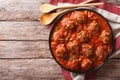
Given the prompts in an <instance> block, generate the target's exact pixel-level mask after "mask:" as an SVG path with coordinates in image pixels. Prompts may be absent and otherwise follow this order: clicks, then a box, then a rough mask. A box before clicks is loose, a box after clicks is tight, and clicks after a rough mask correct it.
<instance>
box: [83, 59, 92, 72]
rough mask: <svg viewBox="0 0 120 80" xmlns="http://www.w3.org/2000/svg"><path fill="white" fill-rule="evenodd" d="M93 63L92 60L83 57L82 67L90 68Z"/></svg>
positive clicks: (84, 69) (84, 68)
mask: <svg viewBox="0 0 120 80" xmlns="http://www.w3.org/2000/svg"><path fill="white" fill-rule="evenodd" d="M91 65H92V61H91V60H90V59H88V58H86V59H83V61H82V63H81V68H82V70H83V71H86V70H89V69H90V67H91Z"/></svg>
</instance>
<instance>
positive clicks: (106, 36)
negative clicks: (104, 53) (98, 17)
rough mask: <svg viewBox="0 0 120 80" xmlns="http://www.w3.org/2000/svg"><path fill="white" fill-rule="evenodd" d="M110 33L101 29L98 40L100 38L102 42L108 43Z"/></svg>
mask: <svg viewBox="0 0 120 80" xmlns="http://www.w3.org/2000/svg"><path fill="white" fill-rule="evenodd" d="M110 35H111V34H110V32H108V31H106V30H103V31H102V33H101V35H100V40H102V42H103V43H108V42H110Z"/></svg>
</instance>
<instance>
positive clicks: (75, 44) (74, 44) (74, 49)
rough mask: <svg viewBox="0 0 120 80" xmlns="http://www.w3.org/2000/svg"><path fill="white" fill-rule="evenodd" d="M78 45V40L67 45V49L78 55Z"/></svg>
mask: <svg viewBox="0 0 120 80" xmlns="http://www.w3.org/2000/svg"><path fill="white" fill-rule="evenodd" d="M78 44H79V42H78V41H77V40H74V41H72V42H68V43H67V49H68V50H70V51H71V52H74V53H77V52H78V49H79V47H78Z"/></svg>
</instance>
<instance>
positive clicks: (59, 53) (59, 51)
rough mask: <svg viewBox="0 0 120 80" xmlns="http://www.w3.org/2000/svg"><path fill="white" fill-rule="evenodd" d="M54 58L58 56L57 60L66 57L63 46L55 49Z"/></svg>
mask: <svg viewBox="0 0 120 80" xmlns="http://www.w3.org/2000/svg"><path fill="white" fill-rule="evenodd" d="M55 53H56V56H58V57H59V58H65V57H66V55H67V54H66V48H65V45H64V44H59V45H58V46H57V48H56V51H55Z"/></svg>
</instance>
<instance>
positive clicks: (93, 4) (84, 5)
mask: <svg viewBox="0 0 120 80" xmlns="http://www.w3.org/2000/svg"><path fill="white" fill-rule="evenodd" d="M98 5H103V2H100V3H91V4H76V5H75V4H74V5H71V6H59V7H57V8H56V9H66V8H75V7H87V6H98Z"/></svg>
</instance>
